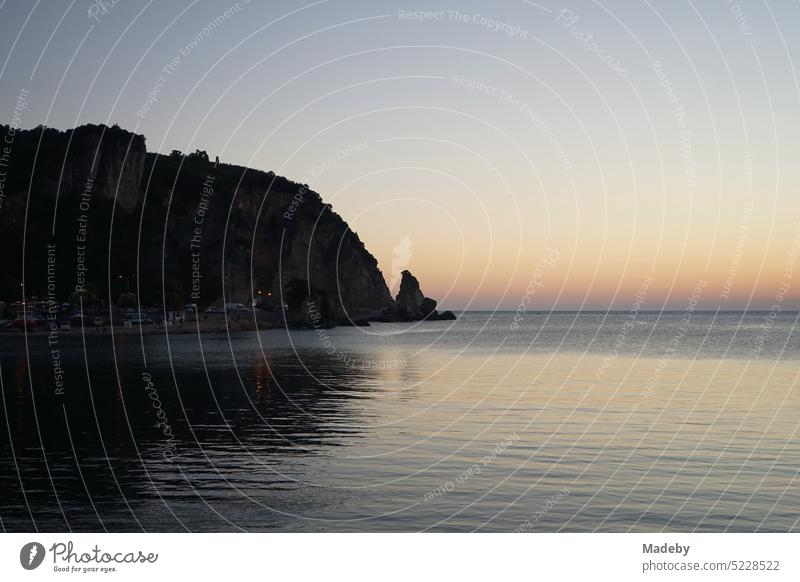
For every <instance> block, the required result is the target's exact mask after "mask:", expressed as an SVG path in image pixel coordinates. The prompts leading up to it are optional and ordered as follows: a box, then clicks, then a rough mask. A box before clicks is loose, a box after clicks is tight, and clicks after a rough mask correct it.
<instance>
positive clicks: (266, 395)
mask: <svg viewBox="0 0 800 582" xmlns="http://www.w3.org/2000/svg"><path fill="white" fill-rule="evenodd" d="M273 380H274V377H273V376H272V368H270V366H269V362H268V361H267V358H266V356H264V355H262V354H258V355H257V356H256V402H261V400H262V399H263V400H266V401H270V400H272V397H273V391H272V383H273Z"/></svg>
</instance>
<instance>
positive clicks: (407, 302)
mask: <svg viewBox="0 0 800 582" xmlns="http://www.w3.org/2000/svg"><path fill="white" fill-rule="evenodd" d="M402 276H403V278H402V279H401V280H400V289H399V291H398V293H397V298H396V299H395V302H396V303H397V311H398V315H399V317H400V319H402V320H403V321H420V320H422V319H427V320H430V321H434V320H440V319H455V318H456V317H455V315H453V313H452V312H451V311H445V312H444V313H443V314H441V315H440V314H439V312H437V311H436V305H437V304H436V301H435V300H434V299H431V298H430V297H425V295H424V294H423V293H422V290H421V289H420V287H419V281H418V280H417V278H416V277H415V276H414V275H412V274H411V272H410V271H408V270H406V271H403V272H402Z"/></svg>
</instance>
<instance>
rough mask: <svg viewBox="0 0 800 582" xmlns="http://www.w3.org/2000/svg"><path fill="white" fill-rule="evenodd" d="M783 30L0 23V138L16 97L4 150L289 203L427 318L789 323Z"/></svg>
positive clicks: (674, 16) (704, 17) (706, 24)
mask: <svg viewBox="0 0 800 582" xmlns="http://www.w3.org/2000/svg"><path fill="white" fill-rule="evenodd" d="M797 22H800V4H798V3H797V2H794V1H770V2H743V1H742V2H740V3H737V2H733V1H728V0H719V1H714V2H699V1H694V2H691V1H683V0H676V1H670V2H665V1H661V2H656V1H654V0H643V1H642V2H635V3H633V2H628V1H613V2H612V1H607V2H602V3H601V2H592V1H568V2H564V3H555V2H552V1H549V0H542V1H541V2H535V3H534V2H529V1H527V0H508V1H503V2H469V1H467V2H464V1H460V2H457V3H456V2H451V3H447V2H438V1H429V0H420V1H417V2H414V0H412V1H411V2H410V3H402V4H398V3H396V2H384V1H375V2H356V1H351V0H348V1H335V0H329V1H325V0H321V1H317V2H267V3H264V2H256V1H252V2H247V1H246V0H240V1H239V2H238V3H237V2H232V3H231V2H227V1H222V2H203V1H194V2H192V1H186V0H179V1H175V2H147V1H135V0H118V1H117V2H114V1H112V0H107V1H106V2H101V1H99V0H98V1H95V2H87V1H78V0H75V1H72V2H68V1H59V0H54V1H36V2H33V1H21V0H6V1H5V2H2V4H0V46H1V47H2V48H1V49H0V58H2V60H3V62H2V64H1V65H0V67H1V68H0V121H2V122H4V123H8V122H11V121H12V120H14V117H15V105H16V104H17V103H18V96H19V95H20V93H21V92H24V94H25V96H26V97H25V103H26V105H27V108H26V109H24V110H22V111H19V108H17V112H16V113H19V115H17V118H18V119H17V120H16V122H17V123H19V125H21V126H22V127H26V128H27V127H33V126H36V125H38V124H40V123H43V124H45V125H47V126H51V127H56V128H59V129H67V128H71V127H75V126H77V125H80V124H84V123H106V124H112V123H117V124H119V125H120V126H122V127H123V128H125V129H128V130H131V131H135V132H137V133H142V134H144V135H145V136H146V138H147V147H148V150H150V151H158V152H170V151H171V150H173V149H179V150H182V151H194V150H195V149H201V150H206V151H207V152H208V153H209V155H210V156H212V158H213V156H216V155H218V156H219V157H220V160H221V161H223V162H229V163H235V164H241V165H246V166H250V167H254V168H258V169H263V170H273V171H275V172H276V173H278V174H282V175H285V176H287V177H288V178H290V179H292V180H295V181H297V182H301V183H306V184H308V185H309V186H311V187H312V188H313V189H314V190H316V191H318V192H319V193H320V194H321V195H322V196H323V198H324V199H325V200H326V201H328V202H330V203H332V204H333V207H334V209H335V210H336V211H337V212H338V213H339V214H340V215H341V216H342V217H343V218H344V219H345V220H347V221H348V223H349V224H350V226H351V228H352V229H353V230H354V231H356V232H357V233H358V234H359V236H360V237H361V239H362V240H363V241H364V242H365V244H366V246H367V248H368V249H369V250H370V251H371V252H372V253H373V254H374V255H375V256H376V258H377V259H378V261H379V265H380V267H381V270H382V271H383V273H384V276H385V277H386V279H387V283H390V284H391V283H392V281H393V280H396V275H397V274H398V273H399V271H400V270H402V269H404V268H408V269H410V270H411V271H412V272H413V273H414V274H415V275H416V276H417V277H418V278H419V280H420V282H421V285H422V290H423V292H424V293H425V294H426V295H428V296H431V297H434V298H436V299H438V300H439V301H440V305H441V306H442V307H443V308H448V309H463V308H469V309H512V310H513V309H519V308H520V306H521V305H522V306H524V308H525V309H537V310H538V309H541V310H548V309H554V308H555V309H608V308H612V309H620V310H630V309H635V308H639V306H641V308H643V309H671V310H679V311H680V310H689V309H712V310H713V309H723V310H726V309H743V308H749V309H771V308H772V307H773V306H777V307H778V308H779V309H781V310H789V309H798V308H800V293H798V290H800V261H798V256H799V255H800V192H799V191H798V190H799V189H798V185H800V180H799V178H800V164H798V163H797V160H796V157H797V155H798V152H800V148H799V147H798V145H800V144H798V140H800V131H798V128H800V84H799V81H798V76H797V71H796V67H795V61H796V60H797V57H798V55H800V38H798V36H797V35H796V34H794V28H796V26H793V23H794V24H796V23H797ZM796 271H797V272H796ZM393 273H394V275H395V276H394V277H393Z"/></svg>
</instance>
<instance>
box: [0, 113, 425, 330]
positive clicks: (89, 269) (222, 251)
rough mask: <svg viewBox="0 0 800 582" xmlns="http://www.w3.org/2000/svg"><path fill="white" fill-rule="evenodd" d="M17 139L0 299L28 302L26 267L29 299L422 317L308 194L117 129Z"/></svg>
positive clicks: (301, 319) (335, 319) (10, 165)
mask: <svg viewBox="0 0 800 582" xmlns="http://www.w3.org/2000/svg"><path fill="white" fill-rule="evenodd" d="M0 132H2V133H3V134H8V133H9V128H7V127H2V126H0ZM12 133H13V137H14V140H13V141H14V143H13V147H12V149H11V152H10V154H9V155H8V156H7V159H6V162H5V167H4V168H2V169H3V170H4V171H6V179H5V182H4V183H3V186H4V190H3V196H4V199H3V206H2V207H0V223H2V224H3V229H2V231H0V243H2V244H3V248H4V249H19V252H17V253H12V254H14V256H13V257H11V259H10V261H9V264H10V269H9V270H7V271H6V272H5V273H4V276H3V278H2V280H0V297H5V298H17V297H18V296H19V295H20V293H19V290H20V286H19V284H20V282H21V281H22V270H23V257H24V270H25V291H26V295H27V296H28V297H31V296H33V295H38V296H39V297H46V296H47V295H48V293H53V295H54V297H55V298H56V299H57V300H59V301H65V300H68V299H69V297H70V296H71V295H74V294H75V293H76V292H80V293H82V294H84V297H85V298H86V299H87V300H97V301H100V300H106V301H112V302H114V301H116V300H117V298H118V297H119V295H120V294H121V293H124V292H128V291H129V292H133V293H137V294H138V296H139V298H140V300H141V302H142V303H143V304H146V305H164V306H165V307H166V308H173V307H177V306H179V305H181V304H188V303H196V304H198V305H199V306H200V307H203V306H208V305H219V306H221V305H222V304H223V303H242V304H244V305H247V304H249V303H250V301H251V300H252V301H254V302H255V303H256V304H257V305H259V306H260V307H261V308H263V309H265V310H273V311H275V312H282V313H285V314H286V316H287V319H288V320H289V321H290V323H294V324H297V325H312V324H316V323H318V322H319V321H321V322H322V323H323V324H324V325H330V324H334V323H346V322H350V321H360V320H374V319H382V320H397V319H399V318H401V317H402V318H404V319H410V318H414V317H415V316H416V315H418V312H414V313H413V314H412V313H411V311H408V310H406V311H405V312H404V313H403V314H402V316H401V315H400V311H399V310H398V306H397V304H396V303H395V301H394V300H393V299H392V297H391V295H390V293H389V290H388V288H387V286H386V283H385V281H384V278H383V276H382V274H381V272H380V270H379V269H378V265H377V261H376V260H375V258H374V257H373V256H372V255H371V254H370V253H369V251H367V249H366V248H365V247H364V244H363V243H362V242H361V240H360V239H359V237H358V235H357V234H356V233H354V232H353V231H351V230H350V228H349V227H348V225H347V224H346V222H345V221H344V220H342V218H341V217H340V216H339V215H337V214H336V213H335V212H334V211H333V210H332V208H331V206H330V205H329V204H325V203H324V202H323V201H322V199H321V197H320V196H319V195H318V194H317V193H316V192H313V191H312V190H310V189H308V187H307V186H306V185H303V184H298V183H295V182H292V181H290V180H287V179H286V178H283V177H280V176H276V175H275V174H274V173H272V172H262V171H258V170H252V169H249V168H243V167H240V166H234V165H228V164H220V163H217V162H215V161H212V160H210V159H209V157H208V156H207V155H206V154H205V152H199V151H198V152H195V153H193V154H190V155H188V156H184V155H183V154H181V153H180V152H173V154H172V155H159V154H154V153H147V151H146V149H145V140H144V137H143V136H140V135H135V134H132V133H130V132H127V131H125V130H122V129H120V128H118V127H113V128H108V127H105V126H83V127H79V128H77V129H75V130H71V131H65V132H61V131H57V130H53V129H45V128H42V127H39V128H36V129H33V130H29V131H17V132H15V133H14V132H13V131H12ZM26 217H27V218H26ZM23 238H24V244H23ZM48 245H50V246H48ZM23 248H24V252H23ZM404 281H405V279H404ZM417 287H418V284H417ZM435 306H436V305H435V302H433V308H432V311H434V312H435ZM284 308H285V310H284ZM312 311H313V312H314V313H316V315H317V318H316V319H314V318H312V317H311V315H312V313H311V312H312ZM415 314H416V315H415Z"/></svg>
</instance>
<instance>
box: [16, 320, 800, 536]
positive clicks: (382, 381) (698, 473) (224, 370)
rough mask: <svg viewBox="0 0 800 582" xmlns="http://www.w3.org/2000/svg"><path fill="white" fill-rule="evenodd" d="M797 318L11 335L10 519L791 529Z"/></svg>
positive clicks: (82, 524)
mask: <svg viewBox="0 0 800 582" xmlns="http://www.w3.org/2000/svg"><path fill="white" fill-rule="evenodd" d="M799 317H800V314H798V313H795V312H791V313H789V312H782V313H775V312H772V313H768V312H752V311H751V312H747V313H739V312H736V313H734V312H585V311H584V312H541V313H535V312H525V313H514V312H466V313H462V314H460V315H459V318H458V319H457V320H455V321H436V322H417V323H375V324H372V325H370V326H367V327H337V328H334V329H327V330H324V329H308V330H292V331H287V330H270V331H261V332H254V331H251V332H236V333H233V332H231V333H217V334H206V333H203V334H197V333H183V334H176V333H167V334H163V335H139V334H136V333H127V334H118V335H113V336H112V335H97V334H94V333H89V332H87V333H86V334H85V335H82V334H81V333H75V332H70V333H62V334H61V335H59V336H57V337H55V338H51V337H48V336H46V335H35V334H34V335H29V336H27V337H26V336H24V335H22V334H16V335H15V334H8V333H6V334H2V336H0V378H1V379H2V384H1V386H0V387H1V388H2V398H0V401H1V402H2V406H3V410H2V414H0V527H2V530H3V531H28V532H34V531H40V532H104V531H108V532H131V531H133V532H139V531H146V532H182V531H192V532H220V531H290V532H351V531H355V532H382V531H401V532H405V531H410V532H420V531H434V532H595V531H601V532H661V531H665V532H693V531H698V532H723V531H731V532H789V531H798V530H800V479H799V478H798V477H799V476H798V473H800V434H798V428H800V333H799V332H798V327H797V326H798V318H799ZM187 325H188V324H187ZM184 331H185V330H184Z"/></svg>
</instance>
